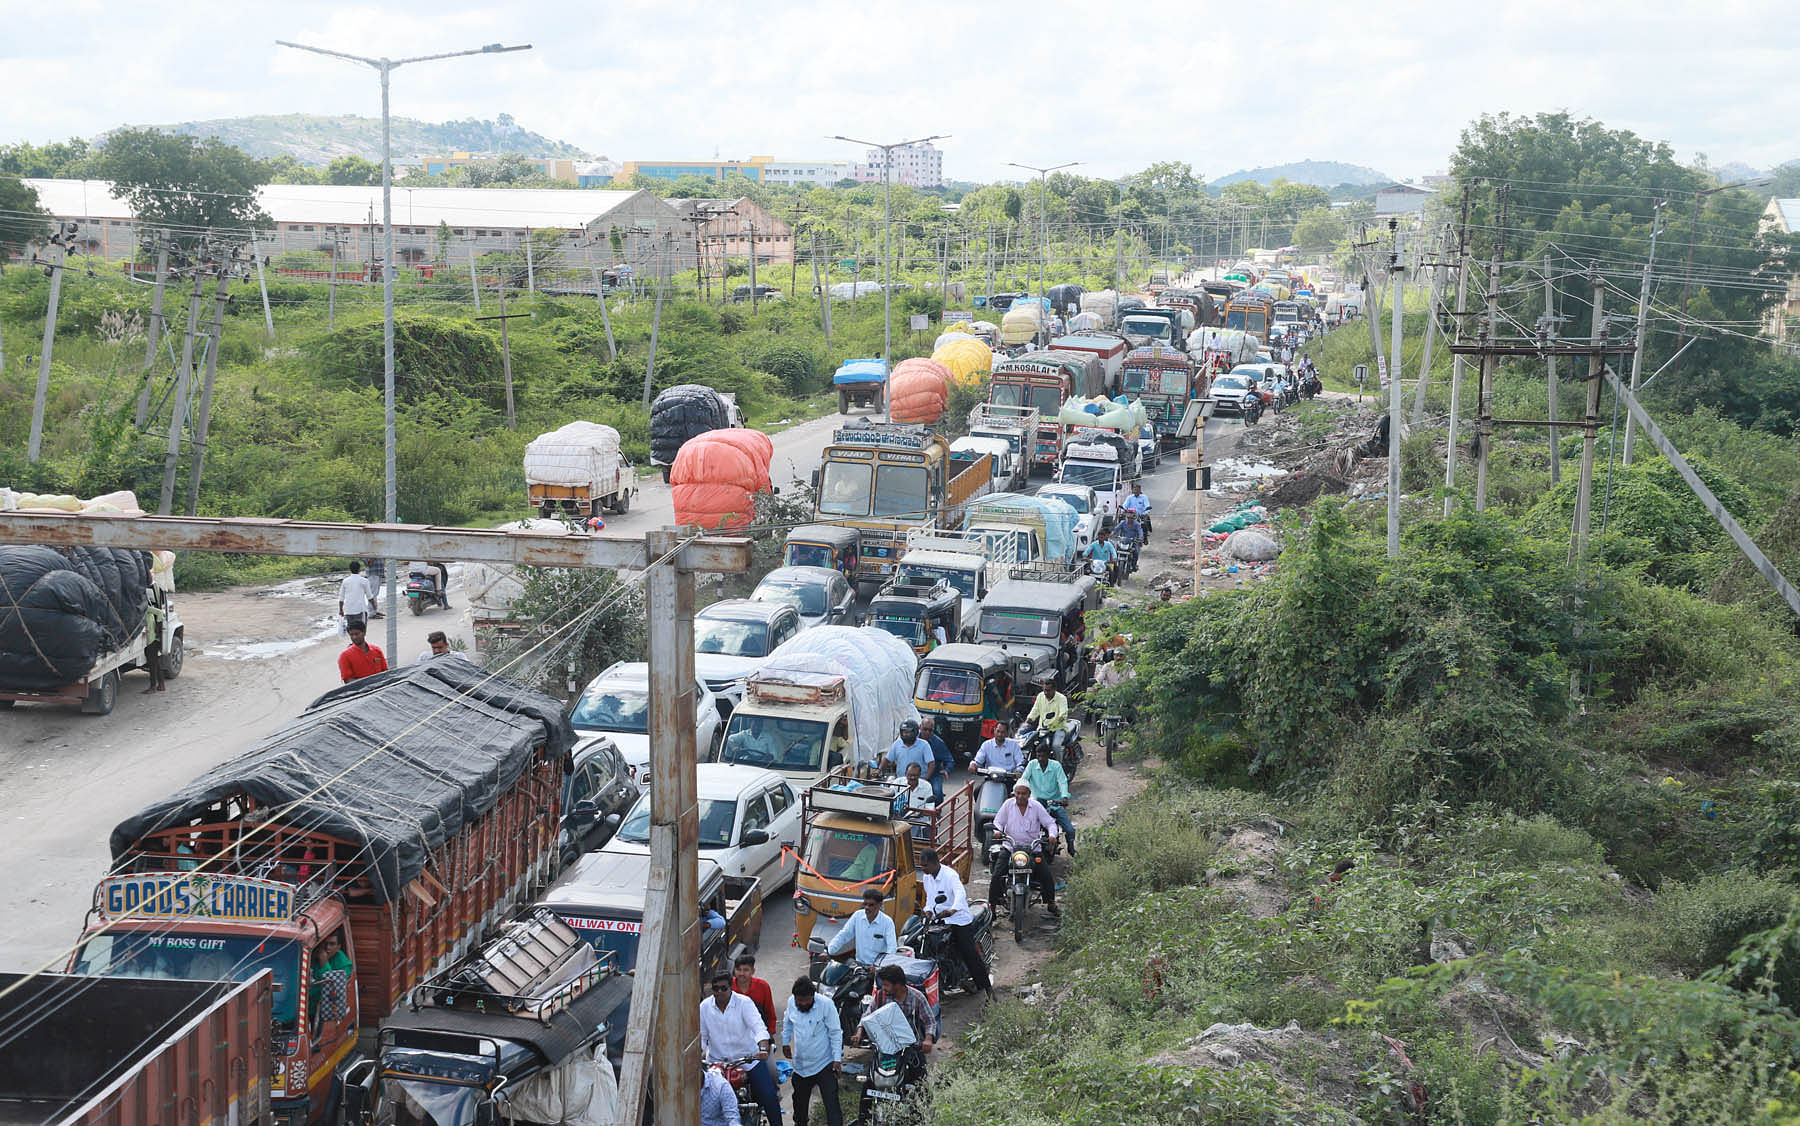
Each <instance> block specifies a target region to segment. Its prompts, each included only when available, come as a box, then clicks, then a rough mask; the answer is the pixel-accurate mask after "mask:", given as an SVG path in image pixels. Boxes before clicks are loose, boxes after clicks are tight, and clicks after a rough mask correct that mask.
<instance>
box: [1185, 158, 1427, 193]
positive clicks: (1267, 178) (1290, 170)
mask: <svg viewBox="0 0 1800 1126" xmlns="http://www.w3.org/2000/svg"><path fill="white" fill-rule="evenodd" d="M1243 180H1255V181H1256V182H1257V183H1259V184H1262V185H1264V186H1265V187H1266V186H1268V185H1269V184H1272V183H1274V182H1275V181H1277V180H1286V181H1288V182H1289V183H1292V184H1311V185H1312V186H1313V187H1315V188H1335V187H1338V186H1339V185H1342V184H1391V183H1393V182H1394V178H1393V177H1392V176H1389V175H1387V174H1385V173H1382V172H1377V171H1376V170H1375V169H1373V168H1365V167H1364V166H1362V165H1360V164H1345V163H1343V162H1342V161H1336V160H1299V161H1295V162H1294V163H1292V164H1276V165H1272V166H1270V167H1268V168H1251V169H1248V170H1246V171H1243V172H1233V173H1232V174H1231V175H1229V176H1220V177H1219V178H1218V179H1217V180H1214V181H1213V182H1212V183H1210V184H1208V185H1206V186H1207V189H1208V190H1210V191H1214V192H1217V191H1218V190H1219V189H1220V188H1223V187H1225V186H1226V185H1227V184H1235V183H1238V182H1240V181H1243Z"/></svg>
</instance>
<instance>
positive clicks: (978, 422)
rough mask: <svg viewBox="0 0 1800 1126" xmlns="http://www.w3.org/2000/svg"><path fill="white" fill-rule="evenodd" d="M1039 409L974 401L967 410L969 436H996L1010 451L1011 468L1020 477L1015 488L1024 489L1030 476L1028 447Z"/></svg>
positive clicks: (1034, 438) (1034, 435)
mask: <svg viewBox="0 0 1800 1126" xmlns="http://www.w3.org/2000/svg"><path fill="white" fill-rule="evenodd" d="M1037 427H1038V409H1037V408H1036V407H1030V406H1026V407H1006V406H1001V405H999V404H997V403H976V404H975V405H974V407H972V408H970V410H969V436H970V437H972V438H999V439H1001V440H1002V441H1004V442H1005V443H1006V445H1007V448H1008V449H1010V450H1011V451H1012V460H1013V469H1014V472H1015V473H1016V474H1017V475H1018V477H1019V478H1020V481H1019V483H1018V484H1017V485H1016V486H1014V487H1015V488H1023V487H1024V482H1025V480H1026V479H1029V478H1030V476H1031V446H1032V442H1033V441H1035V440H1036V436H1037Z"/></svg>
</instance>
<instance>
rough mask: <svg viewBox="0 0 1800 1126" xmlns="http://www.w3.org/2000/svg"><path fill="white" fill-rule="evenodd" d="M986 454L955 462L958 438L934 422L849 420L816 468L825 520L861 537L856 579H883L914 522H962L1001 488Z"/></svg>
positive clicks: (817, 509)
mask: <svg viewBox="0 0 1800 1126" xmlns="http://www.w3.org/2000/svg"><path fill="white" fill-rule="evenodd" d="M993 475H994V474H993V466H992V464H991V461H990V459H989V457H988V456H987V455H985V454H983V455H981V456H980V457H977V458H975V459H974V460H973V461H952V460H951V458H950V445H949V443H948V442H946V441H945V440H944V437H943V435H942V434H940V433H939V432H937V431H936V430H933V429H931V428H930V427H927V426H918V425H910V424H900V423H858V424H854V425H850V426H845V427H841V428H840V429H838V430H837V431H836V432H834V433H833V434H832V438H831V444H830V445H828V446H826V447H825V451H824V454H823V458H822V462H821V464H820V467H819V471H818V472H817V473H816V474H814V475H813V486H814V494H815V495H814V500H813V505H814V508H813V511H814V513H815V516H816V519H817V520H818V521H819V522H820V523H829V524H843V525H846V526H848V527H853V528H856V529H857V530H858V532H859V534H860V536H861V543H860V546H859V548H858V550H857V557H856V573H855V574H854V575H853V576H851V578H852V581H854V582H858V583H876V584H879V583H882V582H885V581H887V579H888V577H889V576H890V575H891V574H892V573H893V570H894V567H895V566H897V565H898V564H899V562H900V555H901V553H902V552H903V551H904V550H905V546H906V531H907V529H908V528H939V527H945V528H947V527H955V526H956V524H957V523H958V522H960V521H961V520H962V514H963V511H964V510H965V509H966V508H967V507H968V505H969V502H970V501H972V500H974V499H975V498H977V497H980V496H983V495H985V494H987V493H989V492H992V491H993Z"/></svg>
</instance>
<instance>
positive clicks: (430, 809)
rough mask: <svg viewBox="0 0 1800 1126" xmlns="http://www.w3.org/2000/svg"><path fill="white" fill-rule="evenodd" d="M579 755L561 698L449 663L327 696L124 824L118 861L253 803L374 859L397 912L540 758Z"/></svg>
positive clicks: (118, 835)
mask: <svg viewBox="0 0 1800 1126" xmlns="http://www.w3.org/2000/svg"><path fill="white" fill-rule="evenodd" d="M574 744H575V732H574V730H573V729H572V728H571V727H570V726H569V721H568V718H567V717H566V716H564V715H563V709H562V705H561V704H559V703H557V701H555V700H554V699H552V698H550V697H549V696H546V695H544V694H543V693H541V692H534V691H532V690H531V689H529V688H525V687H522V686H520V685H518V684H515V683H513V682H512V681H510V680H504V679H501V678H499V677H495V676H492V675H490V674H488V673H486V672H484V671H483V670H482V669H480V668H478V667H476V666H475V665H474V664H472V663H470V662H469V661H466V660H463V659H462V658H460V657H440V658H438V659H436V660H432V661H425V662H422V663H419V664H413V665H407V666H406V667H404V668H399V669H394V670H392V671H389V672H385V673H380V674H378V675H376V676H371V677H365V678H364V679H362V680H356V681H352V682H351V683H349V684H346V685H344V686H343V687H342V688H336V689H333V690H332V691H330V692H327V693H326V694H325V695H323V696H321V697H319V698H318V699H317V700H314V701H313V702H312V704H311V705H310V706H308V708H307V709H306V710H305V711H304V712H301V713H300V715H299V716H298V717H296V718H295V719H294V720H293V721H291V722H290V723H288V724H287V725H286V726H284V727H282V728H281V729H280V730H278V731H276V732H274V733H273V734H271V735H268V736H265V737H264V738H263V739H262V740H261V741H260V742H258V743H257V744H256V745H255V746H253V747H251V748H250V749H249V750H247V751H245V752H244V753H243V754H240V755H238V756H237V757H236V758H233V759H231V760H230V761H229V762H226V763H223V764H222V765H220V766H217V767H214V768H213V769H212V770H209V771H207V772H206V773H205V774H203V775H201V776H200V777H199V778H196V779H195V780H194V781H192V782H190V783H188V784H187V785H186V786H184V787H182V788H181V789H180V790H179V791H177V792H176V793H175V794H174V795H172V796H170V797H168V798H165V799H163V800H162V801H159V802H156V803H154V804H152V805H150V806H148V807H146V808H145V809H143V810H141V811H140V812H138V813H137V814H136V815H134V816H132V817H129V818H126V819H125V820H124V821H121V822H120V823H119V825H118V827H117V828H115V829H114V830H113V832H112V853H113V856H114V858H115V859H116V858H118V857H120V856H122V855H124V854H125V853H126V852H127V851H129V850H130V849H131V848H132V846H133V845H134V844H136V843H137V842H138V841H139V840H142V839H143V838H144V837H145V836H146V835H147V834H149V833H153V832H156V831H158V830H161V829H168V828H172V827H175V826H178V825H186V824H189V823H193V822H197V821H200V820H204V819H206V818H207V817H208V816H209V809H210V807H212V806H214V805H215V804H217V803H220V802H226V801H229V800H231V799H232V798H234V797H236V796H238V795H245V796H248V797H250V798H253V799H255V802H256V804H257V805H258V806H260V807H262V808H264V809H267V810H270V811H271V812H272V813H274V814H276V815H277V816H279V817H280V819H281V821H282V823H283V824H286V825H289V826H292V827H296V828H304V829H307V830H310V831H314V832H319V833H324V834H327V835H329V836H333V837H337V838H339V839H341V840H346V841H351V842H353V843H356V844H359V845H361V846H363V850H364V851H363V854H362V855H363V860H364V863H365V864H366V865H367V870H368V873H369V876H370V882H371V883H372V884H373V885H374V887H375V891H376V895H377V896H378V898H379V899H380V900H381V901H383V902H386V901H388V900H391V899H394V898H395V897H397V896H398V895H399V894H400V892H401V889H402V888H404V887H405V886H406V885H407V884H408V883H410V882H411V881H412V880H413V879H414V878H416V877H417V876H418V875H419V873H420V872H421V871H423V870H424V866H425V862H426V860H427V859H428V858H429V857H430V856H431V854H432V853H433V852H435V851H437V849H439V848H440V847H442V846H443V844H444V842H446V841H448V840H450V839H451V838H453V837H455V836H456V835H457V834H458V833H460V832H462V830H463V826H464V825H466V824H468V823H469V822H470V821H472V820H473V819H475V818H477V817H479V816H481V815H482V814H484V813H486V812H487V811H488V810H490V809H492V808H493V807H494V806H495V804H496V803H497V802H498V801H499V798H500V795H502V794H504V793H505V792H506V791H507V790H508V789H509V788H510V787H511V786H512V785H513V783H514V782H516V781H518V779H519V777H520V776H521V775H523V774H524V773H525V772H526V771H527V770H529V769H530V766H531V761H532V757H533V754H534V752H535V750H536V748H538V747H540V746H543V747H546V748H547V750H548V752H549V753H550V754H551V755H552V756H555V758H557V759H561V757H562V756H563V755H565V754H567V753H568V751H569V750H570V749H571V748H572V747H573V746H574ZM214 819H215V820H216V817H215V818H214Z"/></svg>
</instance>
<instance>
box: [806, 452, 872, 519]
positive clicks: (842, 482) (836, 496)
mask: <svg viewBox="0 0 1800 1126" xmlns="http://www.w3.org/2000/svg"><path fill="white" fill-rule="evenodd" d="M874 468H875V467H874V466H872V465H870V464H869V463H868V462H858V461H827V462H826V463H825V473H824V475H823V476H822V477H820V479H819V511H820V512H828V513H831V514H832V515H834V516H867V515H868V514H869V479H870V476H871V474H872V473H873V472H874Z"/></svg>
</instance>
